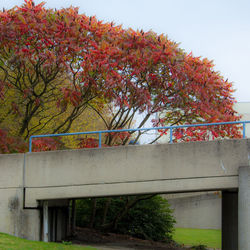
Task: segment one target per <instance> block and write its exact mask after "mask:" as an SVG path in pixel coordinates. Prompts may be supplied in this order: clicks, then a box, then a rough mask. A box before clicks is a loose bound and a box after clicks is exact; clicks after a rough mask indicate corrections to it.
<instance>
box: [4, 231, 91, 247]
mask: <svg viewBox="0 0 250 250" xmlns="http://www.w3.org/2000/svg"><path fill="white" fill-rule="evenodd" d="M67 244H69V243H52V242H51V243H45V242H41V241H30V240H25V239H20V238H17V237H14V236H11V235H8V234H4V233H0V249H1V250H12V249H15V250H16V249H20V250H24V249H25V250H38V249H39V250H43V249H44V250H45V249H46V250H47V249H48V250H50V249H53V250H96V248H93V247H87V246H86V247H82V246H77V245H67Z"/></svg>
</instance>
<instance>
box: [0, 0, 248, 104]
mask: <svg viewBox="0 0 250 250" xmlns="http://www.w3.org/2000/svg"><path fill="white" fill-rule="evenodd" d="M23 2H24V1H23V0H0V8H3V7H5V8H7V9H9V8H12V7H14V6H15V5H21V4H22V3H23ZM40 2H41V1H40V0H35V3H36V4H37V3H40ZM70 5H73V6H75V7H79V8H80V10H79V12H80V13H85V14H86V15H88V16H93V15H95V16H97V18H98V19H100V20H104V21H114V22H115V23H116V24H122V25H123V27H124V28H127V27H132V28H133V29H143V30H145V31H147V30H150V29H152V30H153V31H155V32H157V33H159V34H161V33H164V34H167V35H168V37H169V38H170V39H171V40H174V41H176V42H178V43H180V47H181V48H183V49H185V50H186V51H187V52H190V51H192V52H193V54H194V55H195V56H202V57H207V58H208V59H210V60H213V61H214V63H215V65H216V70H218V71H220V72H221V74H222V75H223V76H224V77H225V79H226V78H228V79H229V81H232V82H233V84H234V88H235V89H236V92H235V93H234V95H235V96H236V99H237V101H250V79H249V76H250V63H249V60H250V0H47V3H46V6H47V7H50V8H61V7H69V6H70Z"/></svg>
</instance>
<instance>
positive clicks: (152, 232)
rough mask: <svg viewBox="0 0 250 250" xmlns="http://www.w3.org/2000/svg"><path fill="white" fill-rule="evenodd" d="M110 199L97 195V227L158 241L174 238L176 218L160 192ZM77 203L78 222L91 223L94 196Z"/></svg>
mask: <svg viewBox="0 0 250 250" xmlns="http://www.w3.org/2000/svg"><path fill="white" fill-rule="evenodd" d="M149 197H150V198H149ZM107 202H108V198H99V199H96V203H95V211H96V213H95V218H94V223H93V227H94V228H95V229H102V230H106V231H112V232H117V233H122V234H129V235H132V236H135V237H138V238H142V239H150V240H156V241H159V240H165V241H166V240H170V239H172V233H173V230H174V223H175V219H174V218H173V215H172V210H171V209H170V208H169V204H168V202H167V200H165V199H163V198H162V197H161V196H159V195H157V196H153V197H151V196H130V197H127V196H123V197H116V198H112V199H111V200H109V203H107ZM76 204H77V216H76V224H77V225H78V226H82V227H88V226H89V225H90V220H91V219H90V218H91V216H93V204H94V203H93V200H91V199H84V200H78V201H77V203H76ZM107 204H108V210H107V213H106V216H105V224H103V222H104V220H103V216H104V208H105V206H107ZM92 218H93V217H92Z"/></svg>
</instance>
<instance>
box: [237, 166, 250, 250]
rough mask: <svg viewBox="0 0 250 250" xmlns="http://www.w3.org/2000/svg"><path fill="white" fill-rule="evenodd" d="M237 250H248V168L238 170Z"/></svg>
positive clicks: (249, 201) (249, 207) (249, 224)
mask: <svg viewBox="0 0 250 250" xmlns="http://www.w3.org/2000/svg"><path fill="white" fill-rule="evenodd" d="M239 250H250V167H249V166H248V167H240V168H239Z"/></svg>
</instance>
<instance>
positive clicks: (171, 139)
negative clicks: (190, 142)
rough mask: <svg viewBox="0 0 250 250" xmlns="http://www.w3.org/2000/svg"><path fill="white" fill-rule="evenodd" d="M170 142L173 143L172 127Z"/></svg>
mask: <svg viewBox="0 0 250 250" xmlns="http://www.w3.org/2000/svg"><path fill="white" fill-rule="evenodd" d="M170 143H173V128H170Z"/></svg>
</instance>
